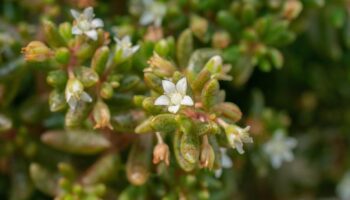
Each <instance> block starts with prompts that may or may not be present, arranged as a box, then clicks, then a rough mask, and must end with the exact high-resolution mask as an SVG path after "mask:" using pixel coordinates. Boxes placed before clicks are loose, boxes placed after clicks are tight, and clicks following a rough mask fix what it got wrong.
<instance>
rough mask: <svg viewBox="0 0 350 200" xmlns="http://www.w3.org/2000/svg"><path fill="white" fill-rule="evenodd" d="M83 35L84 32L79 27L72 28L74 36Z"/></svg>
mask: <svg viewBox="0 0 350 200" xmlns="http://www.w3.org/2000/svg"><path fill="white" fill-rule="evenodd" d="M82 33H83V32H82V31H81V30H80V29H79V28H78V27H77V26H73V28H72V34H73V35H80V34H82Z"/></svg>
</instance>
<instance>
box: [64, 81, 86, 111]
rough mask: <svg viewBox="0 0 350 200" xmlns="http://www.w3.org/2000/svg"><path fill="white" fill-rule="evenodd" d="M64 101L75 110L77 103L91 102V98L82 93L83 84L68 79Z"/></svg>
mask: <svg viewBox="0 0 350 200" xmlns="http://www.w3.org/2000/svg"><path fill="white" fill-rule="evenodd" d="M65 96H66V101H67V103H68V105H69V107H70V108H71V109H72V110H75V108H76V107H77V105H78V103H79V101H85V102H91V101H92V98H91V97H90V95H89V94H88V93H86V92H85V91H84V86H83V84H82V83H81V82H80V81H79V80H78V79H75V78H72V79H69V80H68V82H67V86H66V90H65Z"/></svg>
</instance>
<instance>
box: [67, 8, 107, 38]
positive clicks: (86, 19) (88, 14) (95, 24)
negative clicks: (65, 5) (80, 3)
mask: <svg viewBox="0 0 350 200" xmlns="http://www.w3.org/2000/svg"><path fill="white" fill-rule="evenodd" d="M70 12H71V14H72V16H73V17H74V19H75V24H74V26H73V28H72V34H74V35H82V34H85V35H86V36H88V37H89V38H91V39H93V40H97V36H98V35H97V31H96V29H97V28H101V27H103V21H102V20H101V19H98V18H95V19H94V17H95V14H94V10H93V8H92V7H88V8H85V10H84V11H83V12H82V13H79V12H78V11H76V10H73V9H72V10H71V11H70Z"/></svg>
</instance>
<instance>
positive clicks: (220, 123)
mask: <svg viewBox="0 0 350 200" xmlns="http://www.w3.org/2000/svg"><path fill="white" fill-rule="evenodd" d="M216 122H217V123H218V124H219V125H220V126H222V127H223V128H226V127H227V126H229V124H228V123H226V122H225V121H224V120H223V119H221V118H217V119H216Z"/></svg>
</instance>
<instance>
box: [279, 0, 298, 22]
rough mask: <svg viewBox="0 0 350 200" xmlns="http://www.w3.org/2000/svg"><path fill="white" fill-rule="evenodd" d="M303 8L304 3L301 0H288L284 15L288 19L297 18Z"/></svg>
mask: <svg viewBox="0 0 350 200" xmlns="http://www.w3.org/2000/svg"><path fill="white" fill-rule="evenodd" d="M302 10H303V4H302V3H301V2H300V1H299V0H288V1H286V2H285V4H284V6H283V11H282V15H283V17H285V18H286V19H288V20H292V19H295V18H297V17H298V16H299V14H300V12H301V11H302Z"/></svg>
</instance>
